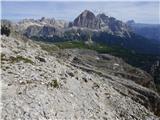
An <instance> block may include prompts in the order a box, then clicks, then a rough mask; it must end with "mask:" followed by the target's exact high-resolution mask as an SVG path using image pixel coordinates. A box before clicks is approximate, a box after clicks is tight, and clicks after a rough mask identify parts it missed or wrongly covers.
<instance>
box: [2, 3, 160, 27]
mask: <svg viewBox="0 0 160 120" xmlns="http://www.w3.org/2000/svg"><path fill="white" fill-rule="evenodd" d="M159 5H160V3H159V2H155V1H154V2H53V1H52V2H49V1H48V2H47V1H46V2H42V1H41V2H37V1H36V2H35V1H34V2H31V1H29V2H11V1H7V2H4V1H3V2H2V3H1V6H2V16H1V17H2V18H1V19H9V20H12V21H19V20H22V19H40V18H41V17H46V18H55V19H61V20H67V21H73V20H74V19H75V17H77V16H78V15H79V14H80V13H81V12H82V11H84V10H86V9H87V10H90V11H92V12H93V13H95V14H96V15H97V14H98V13H105V14H106V15H107V16H111V17H115V18H117V19H119V20H122V21H123V22H126V21H128V20H134V21H135V22H136V23H146V24H160V22H159V14H160V13H159Z"/></svg>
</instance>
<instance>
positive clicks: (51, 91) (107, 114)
mask: <svg viewBox="0 0 160 120" xmlns="http://www.w3.org/2000/svg"><path fill="white" fill-rule="evenodd" d="M1 40H2V44H1V47H2V53H1V63H2V66H1V67H2V74H1V79H2V80H1V81H2V103H3V104H2V116H1V117H2V119H4V120H14V119H24V120H35V119H40V120H48V119H52V120H53V119H58V120H59V119H73V120H74V119H102V120H103V119H105V120H106V119H107V120H124V119H127V120H135V119H136V120H158V119H159V118H158V117H157V116H156V115H159V113H158V112H159V111H160V97H159V95H158V94H157V93H156V92H154V90H151V86H152V88H153V86H154V82H153V81H152V79H151V78H150V76H148V74H147V73H145V72H143V71H141V70H136V68H134V69H133V67H131V66H129V65H128V64H126V63H124V62H123V61H122V60H119V59H118V58H115V57H113V56H110V55H107V54H105V55H98V53H95V52H93V51H85V50H83V51H81V50H78V49H76V50H62V51H56V52H54V53H53V54H50V53H48V52H47V51H44V50H42V48H41V47H40V46H39V45H38V44H36V43H34V42H32V41H30V40H28V39H25V40H23V38H21V37H12V36H10V37H6V36H1ZM85 53H86V54H85ZM83 57H85V58H83ZM82 58H83V59H82ZM109 61H110V62H109ZM98 62H100V63H99V64H97V63H98ZM103 63H105V64H103ZM102 64H103V67H102ZM124 68H127V69H126V70H125V69H124ZM109 69H110V71H109ZM129 70H135V71H134V72H135V76H137V77H136V79H132V77H126V75H116V73H117V72H119V71H121V72H122V73H124V72H125V71H128V72H126V74H129ZM136 71H137V72H136ZM129 75H130V74H129ZM131 76H132V75H131ZM139 77H141V78H143V79H142V80H143V81H144V83H151V84H150V85H151V86H146V87H143V86H145V85H143V86H142V85H140V84H139V83H138V82H137V81H138V80H139ZM145 77H147V79H146V80H147V81H146V82H145V79H144V78H145ZM133 78H134V77H133ZM147 87H148V88H147Z"/></svg>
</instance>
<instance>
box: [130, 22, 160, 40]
mask: <svg viewBox="0 0 160 120" xmlns="http://www.w3.org/2000/svg"><path fill="white" fill-rule="evenodd" d="M127 25H128V26H129V27H131V29H132V30H133V31H134V32H135V33H136V34H139V35H141V36H143V37H146V38H148V39H153V40H157V41H160V24H143V23H135V22H134V21H133V20H130V21H127Z"/></svg>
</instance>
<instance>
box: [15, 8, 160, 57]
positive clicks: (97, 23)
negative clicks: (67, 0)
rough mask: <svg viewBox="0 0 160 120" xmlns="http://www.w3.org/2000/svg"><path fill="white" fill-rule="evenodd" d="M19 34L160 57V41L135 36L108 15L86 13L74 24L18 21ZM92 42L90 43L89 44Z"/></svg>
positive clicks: (45, 39)
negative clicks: (84, 43) (109, 46)
mask: <svg viewBox="0 0 160 120" xmlns="http://www.w3.org/2000/svg"><path fill="white" fill-rule="evenodd" d="M14 26H16V29H15V30H16V31H18V32H21V33H22V34H24V35H26V36H27V37H29V38H31V39H35V40H42V41H47V42H61V41H68V40H71V41H75V40H80V41H84V42H87V41H90V42H89V43H102V44H107V45H116V46H121V47H124V48H127V49H130V50H132V51H134V52H138V53H147V54H159V55H160V42H155V41H153V40H149V39H146V38H144V37H142V36H140V35H138V34H135V33H134V32H133V31H132V29H131V28H130V27H129V26H128V25H127V24H126V23H124V22H122V21H120V20H117V19H116V18H113V17H109V16H106V15H105V14H98V15H95V14H94V13H92V12H91V11H89V10H85V11H83V12H82V13H81V14H80V15H78V16H77V17H76V18H75V19H74V20H73V21H72V22H68V21H61V20H55V19H54V18H52V19H48V18H44V17H42V18H41V19H39V20H33V19H26V20H23V21H20V22H18V23H17V24H16V25H14ZM87 43H88V42H87Z"/></svg>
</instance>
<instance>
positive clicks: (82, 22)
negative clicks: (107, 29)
mask: <svg viewBox="0 0 160 120" xmlns="http://www.w3.org/2000/svg"><path fill="white" fill-rule="evenodd" d="M99 22H100V21H98V19H97V18H96V16H95V15H94V14H93V13H92V12H91V11H88V10H85V11H84V12H82V13H81V14H80V15H79V16H78V17H77V18H76V19H75V20H74V22H73V25H74V26H77V27H86V28H91V29H99V28H100V26H99V24H100V23H99Z"/></svg>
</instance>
